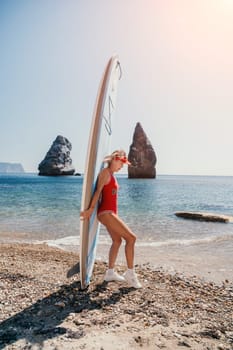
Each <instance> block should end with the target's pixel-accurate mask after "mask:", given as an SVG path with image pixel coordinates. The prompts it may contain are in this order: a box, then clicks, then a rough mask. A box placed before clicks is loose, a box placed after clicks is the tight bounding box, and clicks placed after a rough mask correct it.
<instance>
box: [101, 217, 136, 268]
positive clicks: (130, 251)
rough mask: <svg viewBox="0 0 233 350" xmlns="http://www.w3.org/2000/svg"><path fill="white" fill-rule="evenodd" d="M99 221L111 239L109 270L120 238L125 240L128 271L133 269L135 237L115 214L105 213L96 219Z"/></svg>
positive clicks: (115, 255)
mask: <svg viewBox="0 0 233 350" xmlns="http://www.w3.org/2000/svg"><path fill="white" fill-rule="evenodd" d="M98 219H99V221H100V222H101V223H102V224H103V225H104V226H105V227H106V229H107V230H108V232H109V234H110V236H111V238H112V241H113V243H112V246H111V248H110V251H109V268H113V267H114V264H115V261H116V258H117V254H118V251H119V248H120V245H121V241H122V238H124V239H125V242H126V244H125V257H126V262H127V266H128V268H129V269H133V267H134V246H135V242H136V236H135V235H134V233H133V232H132V231H130V229H129V228H128V226H127V225H126V224H125V223H124V222H123V221H122V220H121V219H120V218H119V217H118V216H117V215H115V214H113V213H106V214H103V215H100V216H99V217H98Z"/></svg>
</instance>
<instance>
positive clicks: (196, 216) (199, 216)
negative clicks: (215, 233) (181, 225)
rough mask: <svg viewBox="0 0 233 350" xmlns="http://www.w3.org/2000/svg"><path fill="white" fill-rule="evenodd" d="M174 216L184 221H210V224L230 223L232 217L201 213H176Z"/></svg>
mask: <svg viewBox="0 0 233 350" xmlns="http://www.w3.org/2000/svg"><path fill="white" fill-rule="evenodd" d="M175 215H176V216H178V217H180V218H184V219H191V220H199V221H211V222H230V221H231V220H232V219H233V217H230V216H227V215H219V214H213V213H201V212H189V211H181V212H176V213H175Z"/></svg>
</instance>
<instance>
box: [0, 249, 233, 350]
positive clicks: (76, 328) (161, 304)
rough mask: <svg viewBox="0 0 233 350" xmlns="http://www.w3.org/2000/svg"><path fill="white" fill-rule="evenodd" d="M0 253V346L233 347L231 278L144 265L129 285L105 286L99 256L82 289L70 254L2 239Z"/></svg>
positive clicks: (120, 268)
mask: <svg viewBox="0 0 233 350" xmlns="http://www.w3.org/2000/svg"><path fill="white" fill-rule="evenodd" d="M0 256H1V258H0V321H1V324H0V349H54V350H55V349H56V350H61V349H68V350H69V349H86V350H91V349H93V350H94V349H95V350H96V349H99V350H108V349H111V350H112V349H113V350H114V349H118V350H121V349H122V350H123V349H149V350H150V349H170V350H174V349H185V348H191V349H209V350H214V349H216V350H217V349H218V350H221V349H222V350H227V349H228V350H230V349H233V284H232V281H230V280H225V281H223V283H222V284H219V283H218V284H216V283H215V282H214V281H213V282H211V281H207V280H204V279H203V278H201V277H198V276H191V275H190V276H187V274H185V273H178V272H177V273H172V274H170V273H168V272H166V271H165V270H163V269H151V267H150V266H149V265H148V264H147V263H144V264H141V265H139V264H138V265H137V266H136V270H137V273H138V276H139V278H140V280H141V281H142V283H143V288H142V289H140V290H135V289H132V288H128V287H127V285H125V284H124V283H122V284H120V283H113V282H111V283H108V284H107V283H104V282H103V274H104V271H105V269H106V263H105V262H100V261H97V262H96V264H95V268H94V275H93V280H92V282H91V284H90V286H89V288H88V289H87V290H85V291H83V290H80V283H79V274H78V255H77V254H76V253H73V252H66V251H62V250H59V249H56V248H51V247H48V246H47V245H45V244H40V245H32V244H16V243H15V244H10V243H8V244H1V245H0ZM117 269H118V271H119V272H123V271H124V270H125V266H123V265H122V264H120V265H118V266H117Z"/></svg>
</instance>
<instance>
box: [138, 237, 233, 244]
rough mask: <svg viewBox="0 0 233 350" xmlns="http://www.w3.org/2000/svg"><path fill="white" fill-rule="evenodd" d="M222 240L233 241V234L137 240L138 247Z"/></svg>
mask: <svg viewBox="0 0 233 350" xmlns="http://www.w3.org/2000/svg"><path fill="white" fill-rule="evenodd" d="M224 241H233V235H224V236H212V237H205V238H197V239H182V240H168V241H157V242H155V241H152V242H138V243H137V245H138V246H139V247H162V246H173V245H174V246H175V245H176V246H179V245H180V246H191V245H199V244H207V243H209V244H210V243H217V242H224Z"/></svg>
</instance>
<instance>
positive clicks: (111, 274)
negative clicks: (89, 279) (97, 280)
mask: <svg viewBox="0 0 233 350" xmlns="http://www.w3.org/2000/svg"><path fill="white" fill-rule="evenodd" d="M104 280H105V281H106V282H110V281H116V282H125V278H124V277H123V276H121V275H119V274H118V273H117V272H115V271H114V270H107V271H106V273H105V276H104Z"/></svg>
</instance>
